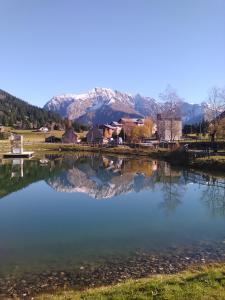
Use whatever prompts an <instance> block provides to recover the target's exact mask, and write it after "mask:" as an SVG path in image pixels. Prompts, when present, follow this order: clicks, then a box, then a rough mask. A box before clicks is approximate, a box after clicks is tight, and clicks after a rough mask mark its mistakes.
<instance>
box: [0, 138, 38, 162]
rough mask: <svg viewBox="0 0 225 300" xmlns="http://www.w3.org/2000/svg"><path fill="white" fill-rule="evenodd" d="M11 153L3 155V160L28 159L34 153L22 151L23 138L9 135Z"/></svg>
mask: <svg viewBox="0 0 225 300" xmlns="http://www.w3.org/2000/svg"><path fill="white" fill-rule="evenodd" d="M9 140H10V146H11V152H8V153H4V154H3V157H4V158H30V157H32V156H33V154H34V152H30V151H23V136H22V135H18V134H13V133H12V134H11V135H10V138H9Z"/></svg>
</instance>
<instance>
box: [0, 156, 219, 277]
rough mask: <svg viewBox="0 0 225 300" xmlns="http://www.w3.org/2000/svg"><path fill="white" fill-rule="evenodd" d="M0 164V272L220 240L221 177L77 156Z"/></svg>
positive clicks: (56, 266)
mask: <svg viewBox="0 0 225 300" xmlns="http://www.w3.org/2000/svg"><path fill="white" fill-rule="evenodd" d="M46 158H47V161H45V162H44V163H43V162H40V160H38V159H37V160H35V159H34V160H24V161H23V160H3V161H2V162H1V164H0V272H1V273H3V274H4V275H5V274H11V273H15V272H18V273H23V272H29V271H32V272H42V271H43V270H46V269H51V270H60V269H73V268H79V266H81V265H82V264H84V263H90V264H97V263H102V262H104V261H107V260H109V259H112V258H117V257H120V258H121V257H127V256H129V255H132V254H133V253H136V251H147V252H152V253H155V252H167V251H173V250H172V249H173V248H172V247H186V246H190V245H195V244H199V243H201V242H205V241H206V242H208V243H215V242H217V243H218V242H221V243H223V241H224V240H225V216H224V215H225V179H224V178H223V177H222V176H210V175H208V174H204V173H200V172H196V171H188V170H185V169H173V168H171V167H170V165H169V164H167V163H165V162H160V161H152V160H150V159H131V158H122V157H114V156H98V155H91V156H90V155H85V154H77V155H74V156H69V155H66V156H61V157H56V156H48V157H46Z"/></svg>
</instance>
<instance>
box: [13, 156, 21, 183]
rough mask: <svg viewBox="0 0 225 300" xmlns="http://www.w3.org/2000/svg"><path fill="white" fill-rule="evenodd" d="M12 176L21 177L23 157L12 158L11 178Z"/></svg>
mask: <svg viewBox="0 0 225 300" xmlns="http://www.w3.org/2000/svg"><path fill="white" fill-rule="evenodd" d="M14 177H22V178H23V158H20V159H13V160H12V171H11V178H14Z"/></svg>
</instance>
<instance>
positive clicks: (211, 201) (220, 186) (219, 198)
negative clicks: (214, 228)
mask: <svg viewBox="0 0 225 300" xmlns="http://www.w3.org/2000/svg"><path fill="white" fill-rule="evenodd" d="M203 179H205V180H206V181H205V188H204V189H203V193H202V197H201V200H202V201H203V202H204V203H205V204H206V205H207V207H208V208H209V209H210V211H211V213H212V214H213V215H215V216H216V215H219V216H224V215H225V179H217V178H215V177H209V176H207V178H206V176H204V177H203Z"/></svg>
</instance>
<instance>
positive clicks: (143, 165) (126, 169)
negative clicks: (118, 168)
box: [122, 159, 157, 177]
mask: <svg viewBox="0 0 225 300" xmlns="http://www.w3.org/2000/svg"><path fill="white" fill-rule="evenodd" d="M154 168H156V169H157V167H156V166H155V164H154ZM152 172H153V162H152V161H147V160H145V159H128V160H124V163H123V166H122V174H125V173H131V174H144V176H146V177H151V176H152Z"/></svg>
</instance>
